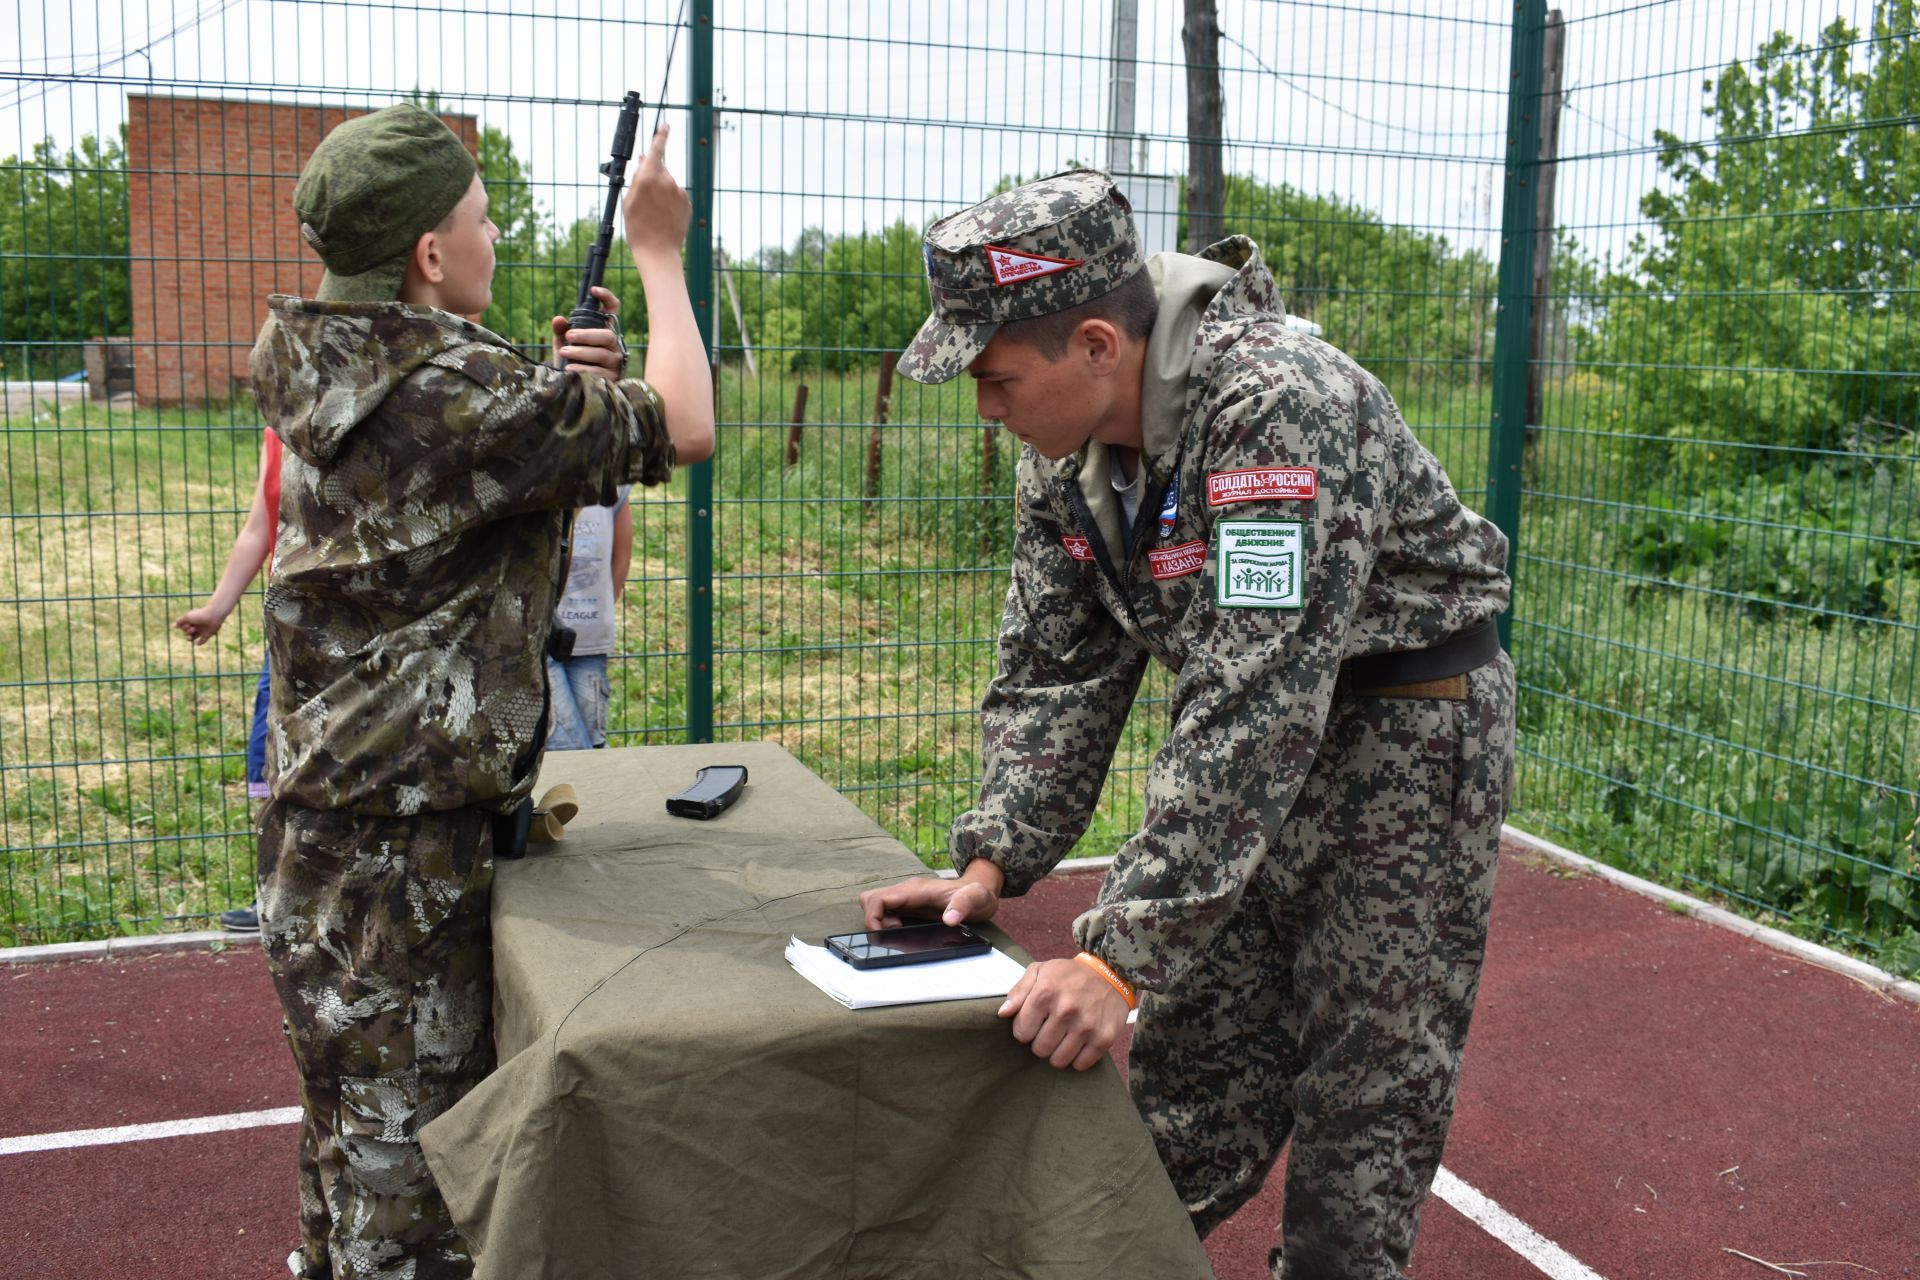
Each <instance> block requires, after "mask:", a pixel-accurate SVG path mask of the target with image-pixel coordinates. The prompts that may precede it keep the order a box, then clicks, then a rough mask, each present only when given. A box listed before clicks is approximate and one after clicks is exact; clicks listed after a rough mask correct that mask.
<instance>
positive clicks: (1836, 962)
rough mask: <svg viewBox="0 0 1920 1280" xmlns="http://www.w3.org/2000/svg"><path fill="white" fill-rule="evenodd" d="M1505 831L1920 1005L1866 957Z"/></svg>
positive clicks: (1916, 994)
mask: <svg viewBox="0 0 1920 1280" xmlns="http://www.w3.org/2000/svg"><path fill="white" fill-rule="evenodd" d="M1501 834H1503V835H1505V836H1506V837H1507V838H1508V839H1510V840H1512V841H1513V842H1514V843H1516V844H1519V845H1523V846H1525V847H1526V848H1527V849H1529V850H1531V851H1532V852H1534V853H1537V854H1540V855H1541V856H1543V857H1547V858H1552V859H1553V860H1554V861H1555V862H1560V863H1565V864H1566V865H1567V866H1570V867H1576V868H1578V869H1579V870H1581V871H1584V872H1586V873H1587V874H1588V875H1593V876H1598V877H1599V878H1600V879H1602V880H1607V881H1611V882H1612V883H1614V884H1617V885H1619V886H1620V887H1621V888H1623V889H1626V890H1629V891H1630V892H1633V893H1637V894H1639V895H1640V896H1641V897H1643V898H1652V899H1653V900H1654V901H1656V902H1664V903H1666V904H1667V905H1668V906H1671V907H1676V908H1678V909H1680V910H1681V911H1683V912H1685V913H1686V914H1687V915H1690V916H1692V917H1694V918H1695V919H1696V920H1702V921H1705V922H1706V923H1708V924H1713V925H1718V926H1720V927H1721V928H1722V929H1726V930H1728V931H1729V932H1732V933H1737V934H1739V935H1740V936H1741V937H1744V938H1752V939H1753V940H1754V941H1755V942H1759V943H1763V944H1764V945H1766V946H1769V947H1772V948H1773V949H1774V950H1775V951H1784V952H1786V953H1787V954H1788V955H1790V956H1792V957H1794V958H1795V959H1796V960H1804V961H1806V962H1807V963H1808V964H1812V965H1818V966H1820V967H1821V968H1822V969H1831V970H1833V972H1835V973H1837V974H1840V975H1841V976H1842V977H1847V978H1852V979H1853V980H1854V981H1855V982H1858V983H1862V984H1864V985H1865V986H1869V987H1872V988H1873V989H1874V990H1876V991H1879V992H1881V993H1882V994H1885V995H1888V996H1898V997H1899V998H1900V999H1902V1000H1907V1001H1911V1002H1912V1003H1914V1004H1920V982H1909V981H1908V980H1906V979H1905V978H1896V977H1894V976H1893V975H1892V974H1890V973H1888V972H1887V971H1886V970H1884V969H1876V968H1874V967H1873V966H1872V965H1870V964H1868V963H1867V962H1866V961H1864V960H1856V959H1854V958H1853V957H1852V956H1848V955H1842V954H1840V953H1839V952H1838V951H1834V950H1831V949H1830V948H1827V947H1823V946H1821V945H1820V944H1819V943H1817V942H1808V941H1807V940H1806V939H1805V938H1796V937H1794V936H1793V935H1792V934H1790V933H1782V932H1781V931H1780V930H1778V929H1774V928H1770V927H1768V926H1767V925H1764V924H1758V923H1756V922H1754V921H1752V920H1748V919H1746V918H1745V917H1743V916H1737V915H1735V914H1734V913H1733V912H1731V911H1728V910H1727V909H1726V908H1724V907H1716V906H1714V905H1713V904H1712V903H1710V902H1702V901H1701V900H1700V899H1698V898H1693V897H1689V896H1688V895H1686V894H1684V893H1680V892H1678V891H1677V890H1674V889H1668V888H1666V887H1665V886H1663V885H1657V884H1654V883H1653V882H1652V881H1651V880H1642V879H1641V878H1640V877H1639V876H1636V875H1629V874H1628V873H1627V872H1625V871H1621V870H1620V869H1618V868H1617V867H1610V866H1608V865H1606V864H1605V863H1604V862H1595V861H1594V860H1593V859H1592V858H1589V857H1587V856H1585V855H1584V854H1578V853H1575V852H1574V851H1573V850H1571V849H1563V848H1561V847H1560V846H1559V845H1557V844H1555V843H1553V842H1552V841H1551V840H1542V839H1541V838H1540V837H1539V836H1536V835H1534V834H1533V833H1532V832H1529V831H1522V830H1520V828H1518V827H1515V826H1506V827H1502V828H1501Z"/></svg>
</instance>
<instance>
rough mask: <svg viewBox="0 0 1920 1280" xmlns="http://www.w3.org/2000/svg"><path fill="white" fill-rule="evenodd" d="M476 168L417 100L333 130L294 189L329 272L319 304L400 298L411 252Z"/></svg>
mask: <svg viewBox="0 0 1920 1280" xmlns="http://www.w3.org/2000/svg"><path fill="white" fill-rule="evenodd" d="M476 171H477V169H476V166H475V164H474V160H473V156H472V154H471V153H469V152H468V150H467V148H466V146H465V144H463V143H462V142H461V141H460V139H459V138H458V137H457V136H456V135H455V134H454V132H453V130H451V129H449V128H447V126H446V124H445V123H444V122H443V121H442V120H441V119H440V117H439V116H436V115H434V114H433V112H431V111H428V110H426V109H424V108H422V107H417V106H415V105H414V104H413V103H411V102H402V103H400V104H398V105H397V106H391V107H386V108H384V109H382V110H379V111H375V112H372V113H371V114H369V115H364V116H357V117H355V118H354V119H352V120H348V121H346V122H344V123H342V124H340V125H338V126H337V127H335V129H334V130H333V132H331V133H329V134H328V135H327V136H326V137H325V138H322V139H321V140H320V145H319V146H317V147H315V148H314V149H313V156H312V158H311V159H309V160H308V161H307V167H306V168H305V169H303V170H302V171H301V173H300V184H299V185H298V186H296V187H295V188H294V189H293V211H294V212H295V213H296V214H298V215H299V217H300V235H301V237H302V238H303V239H305V240H306V242H307V244H308V245H309V246H311V247H312V249H313V251H314V252H315V253H317V254H319V255H320V261H322V262H324V263H325V264H326V267H327V274H326V276H325V277H324V278H323V279H322V280H321V281H320V293H319V296H320V298H322V299H323V300H325V301H329V302H391V301H392V300H393V299H395V298H397V297H399V296H400V285H401V283H402V282H403V281H404V280H405V279H406V275H407V255H408V254H409V253H410V252H411V251H412V250H413V246H414V244H415V243H416V242H418V240H419V239H420V237H421V236H423V235H425V234H426V233H427V232H429V231H431V230H433V229H434V228H435V227H436V226H438V225H439V224H440V220H441V219H443V218H445V217H446V216H447V215H448V214H449V213H451V212H453V207H454V206H455V205H457V204H459V203H460V199H461V197H462V196H464V195H466V194H467V189H468V188H469V187H471V186H472V185H473V175H474V173H475V172H476Z"/></svg>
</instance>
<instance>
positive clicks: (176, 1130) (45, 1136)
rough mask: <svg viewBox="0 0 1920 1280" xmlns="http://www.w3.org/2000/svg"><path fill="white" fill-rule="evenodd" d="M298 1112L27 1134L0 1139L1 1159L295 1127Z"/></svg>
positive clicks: (278, 1109)
mask: <svg viewBox="0 0 1920 1280" xmlns="http://www.w3.org/2000/svg"><path fill="white" fill-rule="evenodd" d="M299 1122H300V1108H298V1107H276V1108H274V1109H273V1110H272V1111H235V1112H233V1113H232V1114H230V1115H224V1116H199V1117H196V1118H195V1119H192V1120H162V1121H160V1122H159V1123H158V1124H127V1125H121V1126H120V1127H118V1128H116V1129H69V1130H67V1131H66V1132H65V1133H29V1134H25V1135H23V1136H21V1137H18V1138H0V1156H18V1155H25V1154H26V1153H27V1152H29V1151H65V1150H67V1149H68V1148H70V1147H99V1146H105V1145H107V1144H109V1143H115V1142H151V1141H153V1140H154V1139H155V1138H185V1137H190V1136H192V1135H194V1134H196V1133H219V1132H221V1131H223V1130H226V1129H257V1128H259V1127H260V1126H262V1125H271V1124H298V1123H299Z"/></svg>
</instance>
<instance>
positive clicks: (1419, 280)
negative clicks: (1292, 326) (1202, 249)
mask: <svg viewBox="0 0 1920 1280" xmlns="http://www.w3.org/2000/svg"><path fill="white" fill-rule="evenodd" d="M1226 230H1227V233H1228V234H1229V235H1245V236H1249V237H1251V238H1252V239H1253V240H1254V241H1255V242H1256V243H1258V244H1259V245H1260V250H1261V254H1262V256H1263V257H1264V258H1265V259H1266V262H1267V266H1268V267H1269V268H1270V269H1271V270H1272V272H1273V275H1274V278H1275V279H1276V280H1277V281H1278V282H1279V284H1280V290H1281V296H1282V297H1283V298H1284V299H1285V300H1286V303H1287V308H1288V310H1289V311H1291V312H1293V313H1294V314H1295V315H1298V316H1301V317H1303V318H1305V319H1308V320H1312V321H1313V322H1314V323H1316V324H1318V325H1320V326H1321V327H1322V328H1323V329H1324V330H1325V331H1326V337H1327V340H1328V341H1330V342H1332V343H1333V344H1334V345H1335V346H1338V347H1341V348H1342V349H1344V350H1346V351H1348V352H1350V353H1352V354H1353V355H1354V356H1355V357H1356V358H1358V359H1359V360H1360V361H1361V362H1362V363H1366V362H1368V361H1370V360H1374V361H1379V360H1390V361H1394V362H1396V363H1398V364H1399V368H1398V369H1397V370H1396V372H1395V376H1394V380H1395V381H1396V382H1401V383H1419V382H1423V381H1436V382H1439V383H1443V384H1447V385H1460V384H1463V383H1467V382H1469V381H1472V380H1474V379H1475V378H1476V376H1479V375H1480V373H1481V371H1482V370H1483V369H1484V365H1485V363H1486V362H1488V361H1490V360H1491V359H1492V356H1493V323H1494V315H1493V300H1494V295H1495V293H1496V277H1497V270H1496V267H1495V264H1494V263H1492V262H1490V261H1489V260H1488V259H1487V257H1486V255H1484V254H1483V253H1481V252H1480V251H1479V250H1477V249H1468V250H1464V251H1462V250H1458V249H1456V248H1455V247H1454V246H1453V245H1452V244H1451V243H1450V242H1449V241H1448V240H1447V238H1446V237H1445V236H1443V235H1436V234H1434V233H1432V232H1427V231H1421V230H1419V229H1418V228H1415V227H1405V226H1394V225H1389V224H1388V223H1386V222H1385V221H1383V220H1382V219H1381V217H1380V215H1379V214H1377V213H1375V212H1373V211H1372V210H1370V209H1366V208H1363V207H1361V206H1360V205H1357V204H1353V203H1351V202H1349V201H1345V200H1341V199H1339V198H1338V197H1335V196H1325V195H1308V194H1307V193H1305V192H1302V191H1298V190H1296V189H1294V188H1293V187H1291V186H1289V185H1287V184H1286V183H1276V184H1268V183H1264V182H1261V181H1259V180H1258V179H1256V178H1251V177H1248V176H1245V175H1240V174H1235V175H1230V176H1229V177H1228V178H1227V197H1226Z"/></svg>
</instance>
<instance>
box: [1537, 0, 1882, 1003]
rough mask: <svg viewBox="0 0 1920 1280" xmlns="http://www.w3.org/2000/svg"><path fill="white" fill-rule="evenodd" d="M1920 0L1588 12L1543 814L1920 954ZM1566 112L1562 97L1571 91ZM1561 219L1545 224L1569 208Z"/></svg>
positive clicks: (1643, 868) (1804, 924)
mask: <svg viewBox="0 0 1920 1280" xmlns="http://www.w3.org/2000/svg"><path fill="white" fill-rule="evenodd" d="M1913 27H1914V21H1913V8H1912V6H1911V5H1908V4H1879V5H1874V6H1866V5H1862V6H1857V7H1854V8H1852V9H1848V8H1847V7H1844V6H1843V7H1842V8H1841V9H1840V10H1839V11H1837V16H1836V10H1834V9H1832V8H1820V9H1818V10H1815V9H1813V8H1810V7H1803V6H1789V5H1750V6H1740V7H1737V8H1734V9H1729V10H1718V9H1708V8H1706V7H1701V6H1688V5H1634V6H1620V7H1618V8H1617V9H1614V8H1610V9H1601V10H1597V11H1595V12H1594V13H1592V14H1583V13H1578V12H1575V11H1573V10H1569V11H1568V14H1567V20H1566V22H1565V25H1564V27H1563V28H1562V29H1561V30H1560V34H1563V35H1564V50H1565V51H1564V55H1563V58H1562V62H1563V65H1562V66H1561V67H1560V69H1559V77H1560V82H1561V85H1562V88H1563V89H1564V97H1563V98H1559V99H1556V98H1555V97H1553V96H1552V95H1551V93H1550V90H1551V87H1552V86H1551V83H1550V82H1546V81H1543V83H1542V86H1541V90H1542V91H1541V95H1540V97H1539V98H1538V99H1537V101H1538V103H1539V105H1540V111H1539V115H1540V117H1541V119H1542V120H1543V121H1551V120H1552V119H1554V117H1556V116H1557V118H1558V140H1557V161H1558V162H1557V164H1555V165H1552V166H1547V167H1543V170H1542V176H1543V177H1548V178H1551V179H1552V200H1553V207H1554V209H1555V216H1554V224H1555V225H1556V227H1557V229H1558V239H1557V243H1556V246H1555V247H1556V254H1555V264H1554V265H1555V272H1554V275H1553V278H1552V280H1551V282H1550V283H1549V284H1548V285H1547V286H1546V289H1547V292H1546V295H1545V298H1544V304H1545V306H1544V310H1545V312H1546V314H1547V316H1548V317H1549V318H1550V320H1551V324H1550V326H1549V328H1550V330H1551V332H1552V334H1553V340H1552V342H1551V343H1550V344H1548V346H1547V348H1546V349H1545V350H1544V352H1543V359H1542V363H1541V364H1540V365H1539V366H1537V370H1536V371H1537V373H1538V375H1539V377H1538V382H1539V386H1540V388H1541V389H1540V392H1539V399H1538V408H1537V410H1536V411H1535V412H1534V413H1532V414H1531V415H1530V416H1529V418H1528V422H1529V423H1530V428H1529V431H1530V434H1531V441H1530V443H1529V444H1528V445H1527V446H1526V489H1525V496H1524V499H1523V500H1522V507H1523V514H1522V517H1521V522H1520V525H1521V536H1520V543H1519V548H1520V557H1521V558H1520V563H1519V569H1518V572H1517V575H1516V576H1517V578H1518V580H1519V581H1518V593H1517V598H1516V608H1515V617H1514V624H1513V648H1514V652H1515V654H1516V657H1517V659H1518V661H1519V664H1520V669H1521V671H1522V673H1523V680H1524V682H1525V685H1526V691H1525V694H1524V695H1523V699H1522V707H1521V724H1522V732H1523V738H1524V741H1525V743H1526V752H1527V759H1526V764H1525V769H1524V777H1525V783H1524V785H1523V788H1522V795H1521V803H1520V808H1519V810H1518V816H1517V820H1518V821H1520V822H1522V823H1523V824H1526V825H1529V826H1532V827H1533V828H1534V829H1536V830H1538V831H1540V832H1542V833H1543V834H1548V835H1550V836H1551V837H1552V838H1553V839H1555V840H1557V841H1558V842H1560V843H1562V844H1565V845H1568V846H1571V847H1573V848H1575V849H1578V850H1580V851H1582V852H1585V853H1588V854H1590V855H1592V856H1594V857H1598V858H1602V859H1604V860H1606V861H1609V862H1612V863H1616V864H1619V865H1622V866H1625V867H1627V868H1629V869H1633V870H1636V871H1640V872H1642V873H1644V874H1646V875H1649V876H1651V877H1653V878H1656V879H1659V880H1662V881H1665V882H1667V883H1672V884H1675V885H1678V886H1680V887H1683V888H1688V889H1692V890H1694V891H1697V892H1706V893H1708V894H1710V895H1723V896H1725V897H1727V898H1729V899H1731V900H1733V901H1736V902H1738V903H1741V904H1744V905H1746V906H1748V907H1751V908H1757V909H1760V910H1761V911H1763V912H1764V913H1766V914H1767V915H1769V916H1771V917H1774V918H1776V919H1778V920H1779V921H1781V922H1784V923H1786V924H1787V925H1788V926H1789V927H1791V928H1794V929H1796V930H1797V931H1801V932H1807V933H1810V934H1815V935H1829V936H1834V937H1838V938H1840V939H1842V940H1845V941H1849V942H1865V943H1869V944H1874V945H1877V946H1879V947H1880V948H1881V955H1882V958H1883V960H1884V961H1885V962H1886V963H1887V964H1888V965H1889V967H1892V968H1897V969H1900V970H1902V971H1911V970H1913V969H1914V968H1915V967H1916V966H1920V948H1916V945H1915V944H1916V942H1920V935H1916V934H1915V933H1914V927H1915V925H1916V924H1920V911H1917V909H1916V908H1917V907H1920V902H1917V900H1916V898H1915V890H1916V888H1917V887H1920V885H1917V884H1916V879H1915V872H1916V868H1917V867H1920V863H1917V862H1916V852H1917V850H1916V841H1915V825H1914V823H1915V816H1916V815H1915V794H1916V793H1915V790H1914V787H1915V767H1914V766H1915V763H1916V757H1915V752H1916V748H1920V735H1917V734H1916V702H1915V690H1916V686H1915V670H1914V665H1915V664H1914V659H1915V652H1916V646H1915V637H1916V631H1915V626H1916V623H1920V614H1916V611H1915V610H1916V606H1917V605H1920V595H1916V584H1920V575H1916V574H1915V572H1914V569H1915V567H1916V565H1917V564H1920V541H1916V539H1920V525H1917V524H1916V523H1915V520H1914V514H1913V513H1914V511H1915V496H1916V495H1915V487H1914V486H1915V463H1916V450H1915V439H1916V437H1915V430H1914V429H1915V425H1916V414H1915V409H1916V404H1917V402H1920V400H1917V394H1916V393H1920V383H1916V381H1915V378H1914V376H1913V371H1914V370H1915V369H1916V367H1920V365H1916V361H1915V359H1914V357H1915V354H1916V343H1920V330H1916V328H1915V326H1914V323H1913V314H1914V279H1913V266H1914V261H1915V250H1916V247H1920V239H1916V227H1915V220H1914V218H1913V216H1912V210H1913V201H1914V193H1915V190H1916V187H1915V179H1916V176H1920V151H1917V150H1916V149H1915V146H1914V135H1915V120H1916V109H1920V74H1917V71H1916V59H1915V53H1914V40H1913ZM1556 107H1557V111H1556ZM1536 221H1537V220H1536Z"/></svg>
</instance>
